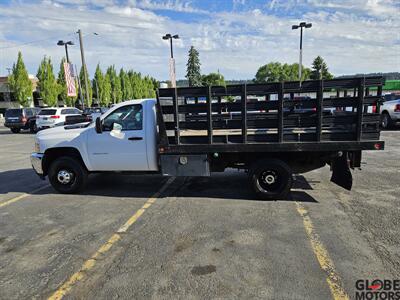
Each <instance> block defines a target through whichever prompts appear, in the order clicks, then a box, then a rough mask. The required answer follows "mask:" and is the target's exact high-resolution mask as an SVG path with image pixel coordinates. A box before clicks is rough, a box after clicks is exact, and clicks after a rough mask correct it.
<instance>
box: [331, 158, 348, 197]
mask: <svg viewBox="0 0 400 300" xmlns="http://www.w3.org/2000/svg"><path fill="white" fill-rule="evenodd" d="M331 166H332V177H331V181H332V182H333V183H336V184H337V185H338V186H341V187H342V188H345V189H346V190H349V191H351V187H352V185H353V176H352V175H351V172H350V168H349V163H348V160H347V152H344V153H343V155H342V156H340V157H336V158H335V159H333V160H332V163H331Z"/></svg>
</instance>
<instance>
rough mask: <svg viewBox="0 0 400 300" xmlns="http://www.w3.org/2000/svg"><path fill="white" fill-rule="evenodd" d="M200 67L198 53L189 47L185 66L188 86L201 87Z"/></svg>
mask: <svg viewBox="0 0 400 300" xmlns="http://www.w3.org/2000/svg"><path fill="white" fill-rule="evenodd" d="M200 65H201V64H200V58H199V52H198V51H197V50H196V49H195V48H194V47H193V46H191V47H190V50H189V58H188V62H187V64H186V68H187V71H186V78H187V79H188V80H189V86H201V72H200Z"/></svg>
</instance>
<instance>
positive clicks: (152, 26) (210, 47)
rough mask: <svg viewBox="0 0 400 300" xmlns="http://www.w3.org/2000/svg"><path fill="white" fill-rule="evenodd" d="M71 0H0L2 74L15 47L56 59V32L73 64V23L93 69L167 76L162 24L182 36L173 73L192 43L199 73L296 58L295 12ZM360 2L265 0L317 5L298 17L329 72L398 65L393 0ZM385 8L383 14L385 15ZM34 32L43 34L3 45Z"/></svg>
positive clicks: (31, 59)
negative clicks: (181, 16)
mask: <svg viewBox="0 0 400 300" xmlns="http://www.w3.org/2000/svg"><path fill="white" fill-rule="evenodd" d="M73 1H74V3H72V1H67V0H53V1H50V0H46V1H43V2H42V3H39V4H27V3H19V2H16V3H13V4H11V5H0V74H2V73H3V74H4V73H5V72H6V70H5V68H6V67H9V66H11V65H12V63H13V61H14V60H15V59H16V57H17V52H18V50H21V51H22V52H23V55H24V59H25V62H26V64H27V66H28V68H29V71H30V73H36V70H37V66H38V64H39V62H40V60H41V58H42V57H43V55H48V56H51V57H52V58H53V61H54V62H55V65H56V66H55V69H56V70H57V69H58V63H59V60H60V59H61V57H62V56H63V55H64V50H63V49H62V48H61V47H58V46H56V42H57V40H58V39H72V40H73V41H74V42H75V44H76V45H75V46H72V47H70V56H71V59H72V61H73V62H74V63H76V64H77V65H78V66H79V65H80V56H79V47H78V40H77V36H76V34H75V32H76V30H77V29H78V28H80V29H82V31H83V32H84V34H85V36H84V45H85V54H86V60H87V64H88V68H89V71H90V72H91V73H93V72H94V69H95V66H96V64H97V63H98V62H100V63H101V65H102V66H103V68H105V67H106V66H107V65H110V64H115V65H116V67H118V68H119V67H124V68H125V69H129V68H133V69H135V70H137V71H140V72H142V73H144V74H150V75H151V76H154V77H156V78H158V79H166V78H168V57H169V47H168V42H167V41H164V40H162V39H161V37H162V35H163V34H165V33H167V32H170V33H178V34H179V35H180V37H181V39H180V40H175V41H174V52H175V57H176V60H177V72H178V78H183V77H184V74H185V65H186V59H187V51H188V49H189V47H190V46H191V45H194V46H195V47H196V48H198V50H199V51H200V59H201V62H202V71H203V72H204V73H206V72H211V71H216V70H217V69H220V71H221V72H222V73H223V74H224V75H225V77H227V78H253V77H254V74H255V73H256V71H257V68H258V67H259V66H260V65H262V64H264V63H267V62H270V61H281V62H296V61H297V60H298V42H299V36H298V35H299V32H298V31H292V30H291V25H292V24H295V23H297V22H298V21H299V20H297V19H294V18H293V17H282V16H279V17H278V16H277V15H276V14H275V13H274V12H272V11H270V10H267V13H266V12H265V11H264V12H263V10H262V7H260V8H254V7H252V9H251V10H249V11H239V10H234V11H233V12H227V11H225V12H217V13H212V12H205V11H202V10H199V9H198V8H195V6H194V5H193V3H192V2H190V1H172V0H167V1H162V2H156V1H153V0H151V1H150V0H145V1H143V0H136V1H134V0H131V1H128V2H126V3H125V4H124V5H121V4H118V3H115V2H114V1H111V0H90V1H89V0H73ZM358 1H361V0H350V1H344V0H338V1H335V2H333V1H332V2H329V1H328V2H327V1H320V0H307V1H305V0H304V1H300V0H293V1H290V0H289V1H285V3H283V1H279V0H275V1H271V2H269V6H270V7H271V9H272V10H273V11H277V10H279V12H280V14H282V9H283V10H284V9H286V8H283V7H282V5H286V7H287V9H290V5H295V4H297V5H300V6H301V5H303V4H304V3H305V2H307V3H308V4H309V6H310V7H314V9H313V10H309V11H306V12H305V13H304V15H303V17H304V20H306V21H312V22H313V27H312V28H311V29H307V30H306V31H305V33H304V63H305V64H306V65H310V64H311V61H312V59H313V58H314V57H316V56H317V55H321V56H322V57H324V58H325V59H326V60H327V62H328V65H329V66H330V69H331V71H333V72H334V73H335V74H344V73H347V74H349V73H358V72H378V71H383V72H385V71H396V70H399V69H400V58H399V55H400V54H399V53H400V36H399V32H400V19H399V18H398V17H397V18H393V17H391V16H392V12H391V11H390V12H388V10H390V9H393V8H394V9H396V3H395V2H394V1H388V0H386V1H383V2H382V1H377V0H375V1H371V0H369V2H368V3H367V5H360V4H359V2H358ZM240 2H241V1H238V3H239V4H240ZM239 4H238V5H239ZM267 4H268V3H267ZM332 5H336V7H333V6H332ZM77 7H80V8H81V9H80V10H78V9H77ZM351 7H353V8H352V9H351ZM159 9H164V10H175V11H181V12H185V13H186V14H187V13H190V12H192V13H198V12H199V11H200V13H201V14H203V17H202V18H201V19H200V20H199V21H196V22H194V21H191V20H189V21H186V22H184V21H182V20H181V21H179V20H175V19H172V18H167V17H163V16H160V15H159V14H157V13H156V11H158V10H159ZM27 12H29V14H28V13H27ZM384 12H387V14H388V17H386V18H382V17H381V14H384ZM206 13H207V14H206ZM376 15H379V17H376ZM93 32H97V33H99V36H94V35H93V34H92V33H93ZM33 40H41V42H36V43H30V44H26V45H22V46H20V47H15V48H7V49H4V47H8V46H14V45H19V44H23V43H26V42H29V41H33Z"/></svg>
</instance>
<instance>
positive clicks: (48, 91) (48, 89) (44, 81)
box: [36, 56, 60, 106]
mask: <svg viewBox="0 0 400 300" xmlns="http://www.w3.org/2000/svg"><path fill="white" fill-rule="evenodd" d="M36 77H37V78H38V79H39V83H38V87H39V93H40V97H41V98H42V99H43V102H44V103H45V104H46V105H48V106H57V102H58V94H59V92H60V86H59V85H58V83H57V81H56V77H55V76H54V72H53V63H52V62H51V58H50V57H49V58H47V57H46V56H45V57H44V58H43V60H42V62H41V63H40V65H39V69H38V72H37V75H36Z"/></svg>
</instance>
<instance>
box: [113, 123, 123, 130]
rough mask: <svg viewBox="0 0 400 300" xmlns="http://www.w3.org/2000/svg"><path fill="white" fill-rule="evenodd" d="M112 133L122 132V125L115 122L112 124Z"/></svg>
mask: <svg viewBox="0 0 400 300" xmlns="http://www.w3.org/2000/svg"><path fill="white" fill-rule="evenodd" d="M112 131H115V132H121V131H122V125H121V124H118V123H117V122H114V123H113V127H112Z"/></svg>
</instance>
